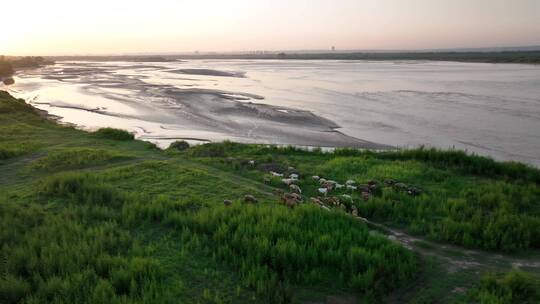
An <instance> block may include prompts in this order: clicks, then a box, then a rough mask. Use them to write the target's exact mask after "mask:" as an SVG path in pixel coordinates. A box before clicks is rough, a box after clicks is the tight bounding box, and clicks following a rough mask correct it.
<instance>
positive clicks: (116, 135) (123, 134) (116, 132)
mask: <svg viewBox="0 0 540 304" xmlns="http://www.w3.org/2000/svg"><path fill="white" fill-rule="evenodd" d="M94 134H95V135H96V136H98V137H101V138H106V139H112V140H133V139H135V136H134V135H133V134H132V133H129V132H128V131H125V130H120V129H114V128H101V129H99V130H97V131H96V132H94Z"/></svg>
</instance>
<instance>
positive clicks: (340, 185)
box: [335, 184, 345, 190]
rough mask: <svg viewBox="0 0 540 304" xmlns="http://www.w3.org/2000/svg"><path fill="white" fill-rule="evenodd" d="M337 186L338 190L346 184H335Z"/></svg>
mask: <svg viewBox="0 0 540 304" xmlns="http://www.w3.org/2000/svg"><path fill="white" fill-rule="evenodd" d="M335 186H336V190H337V189H341V188H343V187H345V186H344V185H342V184H335Z"/></svg>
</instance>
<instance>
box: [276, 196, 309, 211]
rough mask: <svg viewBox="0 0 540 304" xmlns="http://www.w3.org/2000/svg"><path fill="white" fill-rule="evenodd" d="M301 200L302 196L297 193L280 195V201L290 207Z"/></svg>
mask: <svg viewBox="0 0 540 304" xmlns="http://www.w3.org/2000/svg"><path fill="white" fill-rule="evenodd" d="M303 201H304V200H303V199H302V196H300V195H299V194H297V193H285V194H283V195H282V196H281V202H282V203H283V204H285V205H287V206H288V207H289V208H291V209H292V208H294V207H295V206H296V205H298V204H301V203H302V202H303Z"/></svg>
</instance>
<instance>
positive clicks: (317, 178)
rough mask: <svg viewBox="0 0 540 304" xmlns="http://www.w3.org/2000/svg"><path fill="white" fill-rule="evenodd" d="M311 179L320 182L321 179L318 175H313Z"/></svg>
mask: <svg viewBox="0 0 540 304" xmlns="http://www.w3.org/2000/svg"><path fill="white" fill-rule="evenodd" d="M311 178H313V179H314V180H316V181H318V180H320V179H321V178H320V177H319V176H318V175H313V176H312V177H311Z"/></svg>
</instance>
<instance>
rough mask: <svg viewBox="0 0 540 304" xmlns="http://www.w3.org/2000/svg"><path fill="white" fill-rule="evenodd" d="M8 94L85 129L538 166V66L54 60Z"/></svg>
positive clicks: (161, 139) (21, 77)
mask: <svg viewBox="0 0 540 304" xmlns="http://www.w3.org/2000/svg"><path fill="white" fill-rule="evenodd" d="M16 76H17V77H16V84H15V85H14V86H12V87H10V91H11V92H12V93H13V94H14V95H16V96H18V97H21V98H25V99H26V100H27V102H29V103H31V104H33V105H35V106H36V107H38V108H41V109H43V110H46V111H48V112H49V113H50V114H52V115H56V116H59V117H61V118H60V120H61V121H62V122H66V123H72V124H76V125H78V126H79V127H81V128H85V129H96V128H98V127H104V126H111V127H117V128H123V129H128V130H130V131H132V132H135V133H136V134H137V137H139V138H141V139H144V140H150V141H154V142H157V143H158V144H160V145H161V146H166V145H168V144H169V143H170V142H171V141H174V140H177V139H187V140H189V141H192V142H196V141H199V142H206V141H222V140H225V139H230V140H234V141H240V142H255V143H271V144H294V145H302V146H324V147H344V146H351V147H367V148H384V147H387V146H391V147H417V146H419V145H426V146H434V147H440V148H453V147H455V148H459V149H464V150H467V151H469V152H475V153H479V154H483V155H490V156H492V157H494V158H496V159H500V160H517V161H522V162H526V163H529V164H533V165H535V166H540V66H535V65H516V64H485V63H453V62H408V61H397V62H391V61H384V62H369V61H300V60H298V61H296V60H295V61H293V60H290V61H287V60H190V61H175V62H158V63H156V62H146V63H145V62H138V63H134V62H58V63H57V64H55V65H52V66H47V67H44V68H40V69H37V70H27V71H21V72H19V73H18V74H17V75H16Z"/></svg>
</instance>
